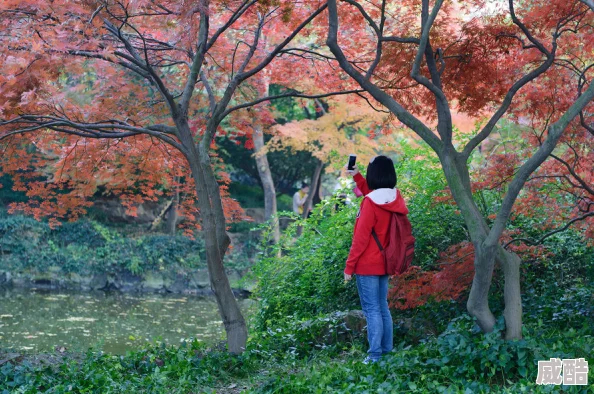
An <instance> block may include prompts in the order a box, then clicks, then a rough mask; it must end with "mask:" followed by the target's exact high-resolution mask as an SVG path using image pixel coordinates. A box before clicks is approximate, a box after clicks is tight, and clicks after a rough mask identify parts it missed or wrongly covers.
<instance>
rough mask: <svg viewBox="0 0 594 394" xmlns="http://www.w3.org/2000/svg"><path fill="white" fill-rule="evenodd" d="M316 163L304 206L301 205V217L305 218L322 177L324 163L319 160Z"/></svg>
mask: <svg viewBox="0 0 594 394" xmlns="http://www.w3.org/2000/svg"><path fill="white" fill-rule="evenodd" d="M315 160H316V161H317V164H316V168H315V170H314V173H313V175H312V176H311V183H310V185H309V193H308V195H307V199H306V200H305V204H303V217H304V218H306V217H307V215H308V214H309V210H310V209H311V208H312V207H313V200H314V196H315V194H316V192H317V189H318V183H319V182H320V178H321V176H322V168H324V163H323V162H322V161H321V160H319V159H315Z"/></svg>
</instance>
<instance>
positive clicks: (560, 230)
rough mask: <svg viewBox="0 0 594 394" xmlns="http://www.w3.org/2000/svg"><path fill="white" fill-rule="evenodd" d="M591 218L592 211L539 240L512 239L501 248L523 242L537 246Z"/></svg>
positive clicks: (593, 214) (593, 213)
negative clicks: (575, 224)
mask: <svg viewBox="0 0 594 394" xmlns="http://www.w3.org/2000/svg"><path fill="white" fill-rule="evenodd" d="M592 216H594V211H593V212H588V213H586V214H585V215H582V216H578V217H576V218H573V219H571V220H570V221H569V222H567V223H566V224H565V226H563V227H560V228H558V229H555V230H553V231H550V232H548V233H546V234H544V235H543V236H542V237H540V238H539V239H538V240H536V241H533V240H530V239H528V238H514V239H512V240H511V241H509V242H507V243H506V244H505V245H503V247H504V248H505V249H507V247H508V246H509V245H511V244H512V243H514V242H525V243H527V244H530V245H539V244H541V243H543V241H544V240H545V239H547V238H549V237H551V236H553V235H555V234H557V233H560V232H562V231H565V230H567V229H568V228H569V227H570V226H571V225H572V224H574V223H575V222H579V221H581V220H585V219H587V218H589V217H592Z"/></svg>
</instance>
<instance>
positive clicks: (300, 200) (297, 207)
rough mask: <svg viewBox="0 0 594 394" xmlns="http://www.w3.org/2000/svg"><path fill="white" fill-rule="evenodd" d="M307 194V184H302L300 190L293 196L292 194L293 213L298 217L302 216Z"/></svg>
mask: <svg viewBox="0 0 594 394" xmlns="http://www.w3.org/2000/svg"><path fill="white" fill-rule="evenodd" d="M308 193H309V185H308V184H307V183H303V185H302V186H301V189H299V190H297V191H296V192H295V194H293V212H295V213H296V214H297V215H299V216H302V215H303V208H304V206H305V201H306V200H307V195H308Z"/></svg>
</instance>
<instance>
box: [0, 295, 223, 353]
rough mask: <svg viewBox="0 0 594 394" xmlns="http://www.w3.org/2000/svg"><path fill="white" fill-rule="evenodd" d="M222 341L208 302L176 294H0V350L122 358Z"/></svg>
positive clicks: (211, 301)
mask: <svg viewBox="0 0 594 394" xmlns="http://www.w3.org/2000/svg"><path fill="white" fill-rule="evenodd" d="M189 337H194V338H198V339H200V340H204V341H206V342H213V341H216V340H219V339H223V337H224V329H223V326H222V323H221V320H220V317H219V314H218V310H217V305H216V302H215V301H214V299H211V298H201V297H195V296H186V295H179V294H122V293H104V292H92V293H74V292H65V291H39V290H37V291H35V290H22V289H0V348H5V349H7V348H10V349H14V350H17V351H27V352H44V351H52V350H54V349H55V348H56V346H64V347H66V348H67V349H68V350H75V351H81V350H86V349H87V348H89V347H91V346H92V347H94V348H97V349H102V350H104V351H106V352H111V353H116V354H123V353H125V352H126V350H129V349H135V348H140V347H142V346H143V345H145V344H146V342H147V341H149V342H152V341H154V340H156V339H158V338H161V340H163V341H165V342H167V343H170V344H175V343H179V342H180V341H181V340H182V339H183V338H189Z"/></svg>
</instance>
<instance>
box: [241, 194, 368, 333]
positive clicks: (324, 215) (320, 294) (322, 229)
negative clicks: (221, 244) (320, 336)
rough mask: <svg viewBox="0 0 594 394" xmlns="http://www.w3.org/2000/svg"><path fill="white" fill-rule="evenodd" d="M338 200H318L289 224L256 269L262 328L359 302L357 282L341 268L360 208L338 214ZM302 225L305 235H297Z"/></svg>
mask: <svg viewBox="0 0 594 394" xmlns="http://www.w3.org/2000/svg"><path fill="white" fill-rule="evenodd" d="M334 203H335V202H334V201H327V202H324V203H322V204H319V205H318V206H317V207H316V208H315V209H314V211H313V213H312V215H311V216H310V218H309V219H307V220H297V221H296V222H294V223H293V224H291V225H290V226H289V228H288V229H287V231H286V232H285V233H284V234H283V235H282V237H281V238H282V239H281V242H280V244H279V245H275V246H273V247H269V246H268V245H266V248H265V249H264V251H263V252H262V253H261V255H260V258H259V260H258V261H257V262H256V264H255V266H254V268H253V275H254V276H255V277H256V278H257V279H258V280H259V283H258V287H257V289H256V291H255V297H257V298H259V299H260V305H261V308H260V310H259V311H258V313H257V317H256V327H257V328H258V329H260V330H266V329H267V328H268V327H269V325H270V324H271V323H272V322H275V321H280V320H283V319H285V318H288V317H289V316H292V317H294V318H296V319H301V318H308V317H313V316H317V315H319V314H323V313H330V312H333V311H335V310H346V309H349V308H352V307H354V306H356V305H357V300H358V299H357V293H356V290H355V285H354V283H353V282H350V283H349V284H347V285H345V284H344V283H343V279H344V278H343V270H344V263H345V261H346V258H347V256H348V253H349V249H350V246H351V238H352V232H353V223H354V221H355V216H356V214H357V210H358V207H357V206H356V205H352V206H346V207H344V208H343V209H342V210H340V211H338V212H334ZM298 225H301V226H302V227H303V233H302V235H301V236H300V237H299V238H295V233H296V231H297V226H298ZM263 239H264V240H266V239H267V235H266V234H264V236H263ZM279 248H280V250H281V252H282V256H281V257H278V250H279Z"/></svg>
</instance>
